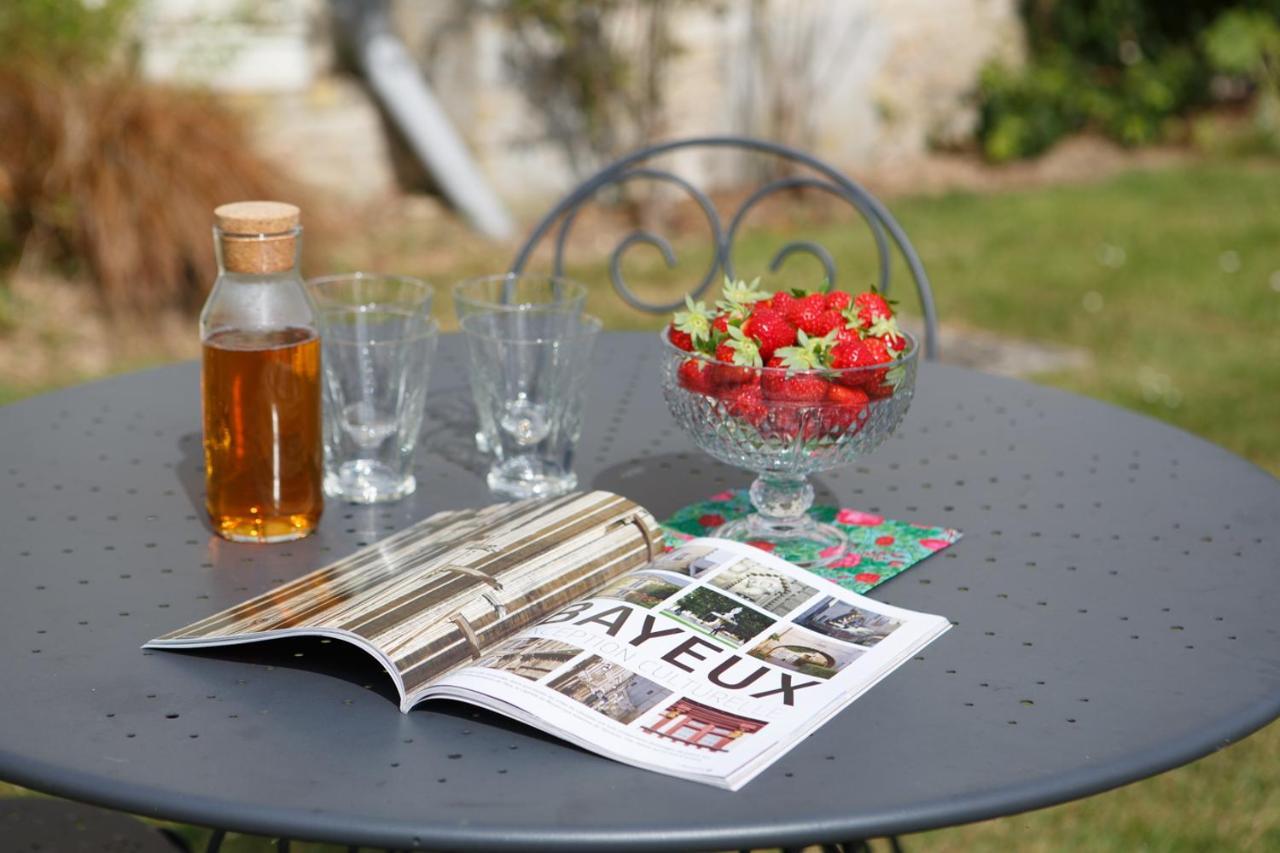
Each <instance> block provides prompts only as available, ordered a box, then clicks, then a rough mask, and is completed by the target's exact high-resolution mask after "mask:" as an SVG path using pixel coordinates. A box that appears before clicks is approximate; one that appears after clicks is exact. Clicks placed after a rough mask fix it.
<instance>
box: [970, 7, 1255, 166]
mask: <svg viewBox="0 0 1280 853" xmlns="http://www.w3.org/2000/svg"><path fill="white" fill-rule="evenodd" d="M1224 5H1227V4H1224V3H1223V2H1221V0H1071V2H1068V0H1024V3H1023V14H1024V19H1025V21H1026V25H1027V34H1028V43H1029V46H1030V48H1031V57H1030V59H1029V61H1028V64H1027V66H1026V67H1025V68H1024V69H1020V70H1012V69H1008V68H1004V67H999V66H996V67H992V68H988V69H987V71H986V72H985V73H984V74H983V76H982V79H981V82H980V85H979V100H980V103H981V121H980V125H979V131H978V137H979V141H980V143H981V146H982V150H983V153H984V154H985V155H986V156H987V157H988V158H989V159H991V160H995V161H1004V160H1011V159H1016V158H1020V157H1030V156H1034V155H1036V154H1039V153H1041V152H1042V151H1044V150H1046V149H1047V148H1049V147H1050V146H1052V145H1053V144H1054V143H1055V142H1056V141H1057V140H1058V139H1060V138H1061V137H1062V136H1064V135H1066V134H1068V133H1073V132H1076V131H1079V130H1082V129H1086V128H1087V129H1092V130H1095V131H1097V132H1100V133H1103V134H1105V135H1107V136H1109V137H1111V138H1112V139H1115V140H1116V141H1118V142H1120V143H1122V144H1124V145H1145V144H1149V143H1151V142H1156V141H1159V140H1161V139H1163V138H1166V137H1168V136H1169V135H1170V133H1171V131H1177V132H1180V131H1181V128H1182V126H1183V122H1182V121H1181V117H1182V116H1184V115H1185V114H1187V112H1188V111H1190V110H1191V109H1193V108H1196V107H1199V106H1202V105H1204V104H1207V103H1209V101H1210V100H1211V98H1210V95H1211V91H1210V82H1211V80H1212V76H1213V72H1214V70H1215V65H1217V63H1216V62H1214V61H1213V58H1212V56H1207V55H1206V54H1207V53H1209V52H1210V51H1211V50H1213V49H1214V47H1213V42H1214V40H1213V39H1207V38H1206V37H1205V33H1206V32H1207V31H1208V30H1209V26H1210V24H1211V23H1213V22H1214V21H1215V19H1217V20H1222V19H1223V18H1230V26H1225V25H1224V32H1223V34H1222V35H1221V36H1220V37H1219V38H1218V41H1220V42H1222V44H1221V46H1220V48H1219V49H1220V50H1222V51H1223V52H1224V54H1225V56H1224V59H1228V60H1229V62H1230V63H1231V65H1232V67H1233V68H1236V69H1239V70H1237V71H1233V72H1232V73H1240V74H1245V75H1247V76H1249V77H1250V78H1251V79H1254V80H1255V81H1257V80H1258V75H1260V74H1271V75H1273V76H1274V74H1275V73H1276V72H1275V69H1276V67H1277V63H1276V62H1275V61H1274V57H1275V55H1276V53H1275V51H1274V48H1269V49H1268V48H1266V47H1265V45H1267V44H1271V42H1270V41H1268V38H1270V37H1269V36H1268V35H1267V32H1268V31H1267V29H1266V26H1264V24H1269V25H1270V26H1271V27H1272V28H1275V27H1276V24H1275V21H1276V19H1277V17H1278V16H1280V0H1239V2H1237V3H1235V4H1232V5H1231V11H1228V12H1227V13H1226V14H1225V15H1222V16H1221V17H1220V12H1222V8H1223V7H1224ZM1232 16H1234V17H1232ZM1214 26H1215V27H1217V26H1218V25H1217V24H1215V25H1214ZM1268 50H1270V53H1268V52H1267V51H1268ZM1268 55H1269V56H1272V57H1273V59H1272V60H1264V59H1262V58H1261V57H1264V56H1268ZM1268 63H1269V64H1268ZM1267 69H1270V70H1267ZM1218 70H1225V69H1218ZM1258 85H1259V87H1260V88H1261V86H1262V85H1263V84H1262V83H1258Z"/></svg>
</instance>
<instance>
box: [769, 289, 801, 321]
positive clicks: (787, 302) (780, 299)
mask: <svg viewBox="0 0 1280 853" xmlns="http://www.w3.org/2000/svg"><path fill="white" fill-rule="evenodd" d="M767 304H768V306H769V307H770V308H772V309H773V310H774V311H777V312H778V313H779V314H781V315H782V316H783V317H786V316H787V315H789V314H790V313H791V308H792V306H794V305H795V304H796V298H795V297H794V296H792V295H791V294H790V293H787V292H786V291H785V290H779V291H778V292H777V293H775V294H773V298H771V299H770V300H769V301H768V303H767Z"/></svg>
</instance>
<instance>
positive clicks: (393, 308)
mask: <svg viewBox="0 0 1280 853" xmlns="http://www.w3.org/2000/svg"><path fill="white" fill-rule="evenodd" d="M308 288H309V291H310V293H311V297H312V299H313V300H314V301H315V304H316V316H317V319H318V322H319V326H320V341H321V349H322V354H323V359H322V362H323V372H324V391H325V401H324V417H325V448H324V450H325V453H324V456H325V474H324V492H325V494H326V495H328V496H330V497H335V498H341V499H343V500H346V501H351V502H352V503H363V504H369V503H381V502H384V501H394V500H398V499H400V498H402V497H404V496H405V495H408V494H411V493H412V492H413V491H414V489H415V488H416V486H417V480H416V479H415V478H414V474H413V455H414V450H415V448H416V447H417V444H418V433H419V431H420V430H421V427H422V411H423V404H424V403H425V402H426V397H427V372H428V368H429V367H430V365H431V356H432V353H433V352H434V351H435V345H436V337H437V335H436V331H437V330H436V324H435V321H433V320H432V319H431V296H432V292H433V291H432V288H431V285H429V284H427V283H425V282H422V281H418V280H417V279H413V278H406V277H403V276H383V275H369V274H364V273H356V274H353V275H342V276H330V277H327V278H317V279H312V280H311V281H309V282H308Z"/></svg>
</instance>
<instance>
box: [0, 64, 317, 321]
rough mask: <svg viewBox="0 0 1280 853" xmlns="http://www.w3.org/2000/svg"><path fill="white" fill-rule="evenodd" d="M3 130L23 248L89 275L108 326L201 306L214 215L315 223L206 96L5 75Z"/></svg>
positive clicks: (4, 189)
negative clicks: (240, 207) (223, 211)
mask: <svg viewBox="0 0 1280 853" xmlns="http://www.w3.org/2000/svg"><path fill="white" fill-rule="evenodd" d="M0 127H2V128H4V132H3V133H0V204H3V205H4V207H6V208H8V212H9V215H10V216H11V217H12V219H13V223H14V227H13V230H14V232H15V235H16V237H17V239H18V240H19V243H20V244H22V243H26V244H28V245H35V246H37V247H39V250H40V251H41V252H43V253H46V254H47V255H48V260H52V261H60V262H64V263H65V262H68V261H69V262H71V263H72V264H73V265H83V267H84V268H85V269H86V271H87V272H88V273H89V275H90V277H91V278H92V281H93V284H94V286H95V287H96V288H97V290H98V292H99V294H100V295H101V297H102V300H103V302H104V304H105V305H106V306H107V308H108V309H109V310H111V311H112V312H113V313H116V314H127V315H136V316H147V315H154V314H155V313H156V312H158V311H161V310H164V309H168V308H180V309H185V310H193V309H195V308H197V307H199V305H200V304H201V302H202V301H203V298H204V295H205V294H206V293H207V291H208V288H209V286H210V285H211V284H212V282H213V279H214V276H215V275H216V265H215V262H214V257H213V242H212V234H211V230H210V229H211V227H212V221H213V209H214V208H215V207H217V206H218V205H219V204H223V203H225V202H229V201H237V200H241V199H279V200H289V201H294V202H295V203H298V204H299V205H300V206H301V207H303V210H304V214H306V213H309V212H310V211H309V209H308V206H307V204H306V199H303V198H300V195H301V193H300V189H299V188H298V186H297V185H296V184H294V183H293V182H291V181H289V180H288V179H286V178H284V177H282V176H281V175H280V173H279V172H278V171H277V170H276V169H275V168H274V167H272V166H271V165H269V164H268V163H267V162H265V161H264V160H262V159H261V158H259V157H258V156H257V155H255V154H254V152H253V151H252V149H251V147H250V144H249V142H248V137H247V134H246V133H245V131H244V129H243V128H242V126H241V124H240V122H239V121H238V120H237V119H236V117H235V116H233V115H232V114H231V113H229V112H228V111H227V110H226V109H225V108H224V107H222V106H221V105H219V104H218V103H217V102H215V101H214V100H213V98H212V97H210V96H208V95H203V94H200V93H196V92H191V91H181V90H175V89H168V88H164V87H159V86H156V85H154V84H149V83H145V82H143V81H140V80H137V79H136V78H133V77H130V76H125V75H110V76H106V77H102V78H99V79H95V80H81V81H78V82H71V81H69V80H66V79H62V78H59V77H47V78H45V79H38V78H36V77H35V76H34V75H31V74H26V75H18V74H13V73H7V74H6V73H0ZM306 221H307V222H308V224H309V225H314V224H316V223H315V221H313V220H312V219H310V218H308V219H307V220H306Z"/></svg>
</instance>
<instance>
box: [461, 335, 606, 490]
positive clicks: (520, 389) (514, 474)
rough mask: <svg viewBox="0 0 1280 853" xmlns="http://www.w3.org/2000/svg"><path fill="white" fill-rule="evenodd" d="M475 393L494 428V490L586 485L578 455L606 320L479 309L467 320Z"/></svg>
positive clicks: (483, 418) (483, 416)
mask: <svg viewBox="0 0 1280 853" xmlns="http://www.w3.org/2000/svg"><path fill="white" fill-rule="evenodd" d="M461 325H462V331H463V334H464V336H465V337H466V341H467V350H468V354H469V356H470V370H469V373H470V377H471V391H472V394H473V396H474V398H475V404H476V411H477V413H478V415H479V418H480V422H481V423H482V424H484V423H487V424H490V425H491V429H492V432H491V433H490V434H489V439H490V441H491V442H492V444H491V448H490V452H491V453H492V455H493V457H494V459H493V463H492V465H491V466H490V468H489V476H488V482H489V488H490V489H492V490H493V491H494V492H495V493H497V494H499V495H504V496H507V497H513V498H529V497H546V496H552V495H560V494H564V493H565V492H568V491H572V490H573V489H574V488H576V487H577V485H578V477H577V475H576V474H574V473H573V454H574V450H575V449H576V447H577V444H578V438H579V436H580V435H581V434H582V409H583V401H584V397H585V391H586V378H587V374H588V372H589V371H590V366H591V350H592V347H593V346H594V344H595V339H596V335H597V334H598V333H599V331H600V320H599V319H597V318H595V317H589V316H577V315H575V316H573V317H571V318H566V317H565V316H564V315H563V313H561V312H547V311H540V310H497V311H477V312H474V313H471V314H469V315H467V316H465V317H463V318H462V323H461Z"/></svg>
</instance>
